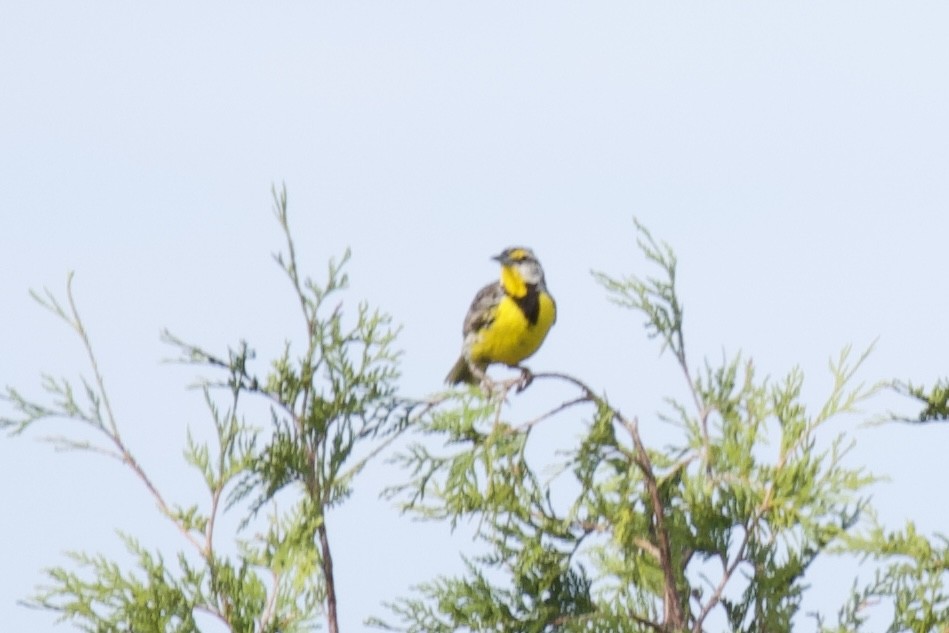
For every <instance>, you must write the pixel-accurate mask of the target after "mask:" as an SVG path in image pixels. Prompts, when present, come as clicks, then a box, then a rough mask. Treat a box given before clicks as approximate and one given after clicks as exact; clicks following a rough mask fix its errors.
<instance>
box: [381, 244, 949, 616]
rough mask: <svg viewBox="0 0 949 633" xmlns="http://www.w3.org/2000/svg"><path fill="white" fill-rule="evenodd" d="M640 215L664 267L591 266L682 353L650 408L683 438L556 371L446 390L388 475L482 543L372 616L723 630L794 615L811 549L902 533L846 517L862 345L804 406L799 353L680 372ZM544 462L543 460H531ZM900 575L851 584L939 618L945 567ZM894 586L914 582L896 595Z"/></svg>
mask: <svg viewBox="0 0 949 633" xmlns="http://www.w3.org/2000/svg"><path fill="white" fill-rule="evenodd" d="M638 229H639V232H640V238H639V240H638V243H639V245H640V247H641V248H642V249H643V252H644V254H645V256H646V259H647V260H648V261H650V262H652V263H653V264H655V265H657V266H658V268H659V270H660V274H659V275H657V276H650V277H646V278H640V277H638V276H629V277H625V278H622V279H617V278H614V277H611V276H609V275H606V274H604V273H594V275H595V277H596V278H597V280H598V281H599V282H600V283H601V284H602V285H603V286H604V287H605V288H606V289H607V291H608V292H609V295H610V297H611V298H612V300H613V301H614V302H615V303H617V304H619V305H621V306H624V307H627V308H631V309H633V310H634V311H636V312H639V313H641V314H642V315H644V317H645V327H646V331H647V333H648V334H649V335H650V336H651V337H654V338H658V339H660V341H661V344H662V349H663V350H665V349H669V350H671V351H672V353H673V355H674V357H675V361H676V363H677V364H678V365H679V367H680V369H681V370H682V373H683V376H684V377H685V380H686V386H687V388H688V392H689V394H690V396H691V400H690V402H689V403H687V404H686V403H681V402H677V401H669V408H670V410H669V411H668V412H664V413H661V414H659V415H658V416H657V419H656V420H650V425H654V424H665V425H667V426H669V427H671V428H672V429H674V430H675V431H677V437H678V441H676V442H673V443H672V444H671V445H669V446H666V447H664V448H662V449H658V448H654V447H650V446H647V444H646V442H645V441H644V439H643V437H642V436H641V434H640V430H639V429H640V425H639V421H638V419H637V418H636V417H630V416H627V415H625V414H624V413H622V412H621V411H620V410H619V409H618V408H617V407H616V405H615V404H613V403H612V402H611V401H610V400H608V399H607V398H606V397H605V396H602V395H599V394H597V393H596V392H595V391H594V390H593V389H592V388H590V387H589V386H587V385H586V384H584V383H582V382H581V381H579V380H577V379H575V378H573V377H571V376H566V375H563V374H535V380H554V381H559V382H560V383H562V384H563V385H564V387H565V389H567V390H575V391H576V392H578V393H577V395H576V397H575V398H573V399H571V400H568V401H567V402H565V403H564V404H562V405H559V406H557V407H554V408H552V409H551V410H550V411H548V412H547V413H545V414H543V415H541V416H539V417H538V418H535V419H533V420H529V421H522V422H518V421H515V420H512V419H509V418H508V417H507V416H508V415H509V414H508V410H507V409H506V408H505V407H504V403H505V402H506V400H505V397H506V396H507V393H508V392H507V390H505V391H503V392H502V393H500V394H489V395H488V397H478V396H477V395H472V394H471V393H463V394H457V395H456V399H455V405H456V406H455V407H454V408H450V409H443V410H441V411H439V412H438V413H437V414H436V415H432V416H430V417H428V418H426V419H425V420H424V422H423V430H424V432H425V433H427V434H429V435H431V436H435V437H440V438H442V440H443V441H442V445H443V446H444V447H445V448H446V449H450V450H441V451H436V450H432V449H431V448H429V446H430V445H431V443H430V442H429V443H424V444H423V443H418V444H416V445H414V446H412V447H410V448H409V449H408V450H406V451H404V452H403V453H401V454H400V455H399V457H398V461H400V462H401V463H402V464H404V465H405V466H406V467H407V469H408V471H409V472H410V473H411V475H412V477H411V478H410V480H409V481H408V482H407V483H406V484H404V485H402V486H397V487H395V488H393V490H392V491H391V492H392V493H393V494H394V495H396V496H398V497H399V498H400V499H401V500H402V507H403V509H404V510H405V511H408V512H410V513H414V514H416V515H417V516H420V517H424V518H428V519H440V520H447V521H449V522H450V523H451V525H452V526H454V525H456V524H457V523H458V522H459V521H461V520H463V519H467V520H469V521H475V522H476V525H477V527H478V530H477V538H478V540H479V541H480V543H481V546H482V547H483V548H484V550H485V552H484V553H482V554H480V555H478V556H476V557H474V558H472V559H469V560H468V561H467V564H466V567H467V569H466V573H464V574H463V575H461V576H459V577H442V578H439V579H437V580H436V581H434V582H430V583H425V584H423V585H421V586H419V587H417V588H416V595H415V596H413V597H409V598H404V599H402V600H400V601H397V602H396V603H394V604H391V605H390V610H391V612H392V616H393V618H394V619H395V621H396V622H398V623H399V624H397V623H393V622H391V621H383V620H376V621H375V624H376V625H377V626H380V627H383V628H387V629H390V630H403V631H411V632H421V631H455V630H473V631H489V630H490V631H527V630H530V631H581V630H582V631H694V632H696V633H697V632H700V631H706V630H709V628H708V627H709V622H710V621H712V620H713V619H714V620H715V621H718V622H722V621H724V622H725V623H727V624H726V627H727V628H726V630H728V631H745V632H749V633H750V632H757V631H788V630H791V629H792V628H793V627H794V626H795V624H796V623H799V622H800V616H801V615H802V614H800V613H799V611H800V605H801V598H802V595H803V593H804V591H805V589H806V588H807V586H808V576H807V573H808V569H809V567H810V565H811V564H812V563H813V562H814V560H816V559H817V558H818V557H819V556H821V555H823V556H829V555H831V554H832V553H839V552H845V551H847V552H853V551H860V552H863V553H864V554H866V555H874V556H877V555H879V556H881V557H883V558H886V557H888V556H891V555H893V554H895V553H896V550H894V549H892V546H891V548H890V549H888V550H882V551H878V550H874V549H872V548H871V547H869V544H874V545H875V546H879V545H880V543H881V542H882V537H881V536H879V535H874V534H871V535H869V536H867V537H866V538H865V539H864V540H862V541H861V540H857V537H855V534H859V533H860V532H859V529H860V526H862V525H863V523H861V517H862V516H864V515H865V514H866V511H867V509H868V503H869V502H868V495H869V489H870V486H871V485H872V484H873V483H874V481H875V478H874V477H873V476H872V475H871V474H870V473H869V472H867V471H866V470H865V469H864V468H863V467H862V466H861V465H851V464H848V462H847V455H848V452H849V450H850V448H851V446H852V443H853V440H852V437H851V435H852V434H848V433H846V432H845V431H844V430H843V429H842V428H840V427H839V426H838V427H837V428H836V429H835V428H833V426H832V425H833V423H834V422H835V421H837V424H838V425H839V424H840V423H841V421H843V420H844V419H846V418H847V416H852V415H853V414H854V413H855V412H856V411H857V408H858V407H859V406H860V405H861V404H862V403H864V402H865V401H866V400H867V399H868V398H870V397H871V396H873V395H874V394H875V393H876V392H877V391H878V390H879V388H880V385H871V386H865V385H862V384H859V383H855V379H854V376H855V373H856V371H857V369H858V368H859V367H860V365H861V364H862V362H863V361H864V359H865V358H866V356H867V354H868V353H869V350H868V351H867V352H865V353H864V354H861V355H859V356H857V357H856V358H854V357H853V355H852V353H851V351H850V349H849V348H846V349H844V351H843V352H842V353H841V354H840V356H839V357H838V358H837V359H836V360H834V361H833V362H831V364H830V370H831V375H832V376H833V379H834V380H833V387H832V389H831V391H830V393H829V394H828V395H827V397H826V400H825V401H824V403H823V404H822V406H820V408H819V409H817V410H816V411H813V412H812V411H809V410H808V407H807V406H805V403H804V401H803V398H802V387H803V375H802V374H801V372H800V371H799V370H797V369H792V370H791V371H790V372H789V373H788V374H787V375H786V376H785V377H784V378H783V379H781V380H777V381H775V380H772V379H770V378H768V377H764V378H761V377H759V376H758V375H757V374H756V372H755V368H754V364H753V363H752V362H751V361H750V360H746V359H742V358H741V357H734V358H732V359H726V360H725V361H723V362H722V363H721V364H720V365H712V364H710V363H708V362H706V363H705V364H704V366H703V367H702V369H701V371H699V372H698V373H693V370H692V368H691V367H690V365H689V364H688V362H687V357H686V348H685V343H684V338H685V337H684V333H683V312H684V310H683V306H682V304H681V303H680V301H679V300H678V297H677V295H676V290H675V281H676V259H675V256H674V254H673V253H672V250H671V249H670V248H669V247H668V246H667V245H665V244H659V243H657V242H656V241H655V240H654V239H653V238H652V236H651V235H650V234H649V233H648V232H647V231H646V229H645V228H643V227H642V226H639V225H638ZM567 412H570V413H571V414H573V415H574V416H576V417H579V418H580V419H581V420H583V421H584V422H585V424H584V425H583V428H584V429H585V430H584V431H583V433H582V434H581V436H580V437H579V438H578V440H577V442H576V448H575V449H574V450H572V451H570V452H568V453H566V454H565V455H561V456H559V458H555V457H554V456H551V458H550V459H549V460H548V461H545V462H544V463H540V464H531V463H529V461H528V460H527V459H526V457H525V454H526V452H527V447H528V445H529V444H530V441H531V435H532V432H533V430H534V429H535V428H536V427H537V425H538V424H540V423H543V422H545V421H546V420H548V419H550V418H551V417H553V416H554V415H555V414H558V415H564V414H565V413H567ZM838 420H840V421H838ZM561 423H562V422H561ZM539 472H548V473H556V474H555V475H554V476H552V477H550V478H549V479H547V480H541V478H540V477H539V476H538V474H537V473H539ZM565 497H567V498H569V501H567V502H564V501H562V500H563V499H564V498H565ZM552 498H557V499H560V500H561V502H559V503H557V504H554V503H552V502H551V499H552ZM922 542H924V543H929V541H928V540H926V539H922ZM858 545H859V547H858ZM925 551H929V550H925ZM940 551H941V552H942V553H944V551H943V550H940ZM917 560H919V558H918V556H917ZM926 560H928V561H930V567H932V565H933V564H934V563H933V561H932V558H931V557H930V558H927V559H926ZM942 563H943V565H944V561H942ZM920 565H921V563H917V565H916V567H915V569H918V568H919V566H920ZM942 569H943V570H945V566H943V567H942ZM906 578H907V574H906V571H905V569H902V568H901V569H898V570H891V572H890V573H889V574H887V575H884V576H881V577H879V578H878V580H877V582H876V583H875V584H874V586H873V590H872V591H867V590H866V589H864V588H862V587H859V586H855V589H854V595H855V596H858V595H862V596H865V597H866V596H871V595H872V596H873V597H875V598H877V599H879V598H882V597H884V596H890V597H895V598H896V600H895V602H896V608H897V615H896V616H895V619H894V625H893V626H894V628H892V629H891V630H894V631H895V630H905V628H909V629H911V630H914V631H922V630H931V628H930V629H924V628H921V627H922V626H923V624H926V625H933V626H934V625H935V624H936V623H945V622H946V621H947V618H946V614H945V613H943V612H941V611H938V612H937V611H936V609H937V607H938V608H942V605H943V603H942V602H941V601H942V600H943V598H942V595H941V594H936V593H934V592H935V589H936V587H939V586H941V585H939V582H938V581H940V580H941V581H944V580H945V578H942V577H941V576H939V575H936V576H935V577H934V576H933V575H932V574H931V573H930V575H929V576H928V577H927V578H928V580H926V581H924V580H923V579H922V577H921V576H916V577H913V578H912V579H911V580H909V581H907V582H903V581H904V580H906ZM901 582H903V584H900V583H901ZM927 583H928V584H927ZM903 586H906V587H908V589H907V591H908V593H909V595H910V596H912V598H913V599H910V597H902V596H901V595H900V593H899V590H900V588H901V587H903ZM927 587H929V589H927ZM927 592H928V593H927ZM924 594H925V595H926V596H928V598H926V599H923V600H920V595H924ZM914 600H915V601H914ZM921 605H932V606H931V607H930V606H926V607H925V608H924V607H923V606H921ZM848 606H849V607H852V608H851V609H850V611H848V610H847V608H844V609H842V610H841V614H840V622H841V626H842V627H844V626H852V627H853V628H852V629H847V630H854V631H856V630H859V626H860V625H861V624H862V623H863V622H864V621H865V612H866V607H867V603H866V602H861V601H858V600H853V601H851V603H850V604H849V605H848ZM914 609H915V610H917V611H920V612H923V611H925V613H922V614H921V615H918V616H917V615H913V614H912V613H911V611H913V610H914ZM850 616H853V617H850ZM912 618H915V619H912ZM940 618H941V619H940ZM820 626H821V627H823V621H822V620H820ZM841 630H844V629H841Z"/></svg>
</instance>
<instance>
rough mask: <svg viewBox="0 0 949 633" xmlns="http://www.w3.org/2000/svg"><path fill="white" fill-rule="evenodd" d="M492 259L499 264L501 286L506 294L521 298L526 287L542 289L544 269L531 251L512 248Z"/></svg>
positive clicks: (521, 247)
mask: <svg viewBox="0 0 949 633" xmlns="http://www.w3.org/2000/svg"><path fill="white" fill-rule="evenodd" d="M492 259H494V260H495V261H497V262H500V264H501V285H502V286H504V290H505V291H506V292H507V293H508V294H510V295H512V296H514V297H523V296H524V295H525V294H527V286H528V285H530V286H539V287H541V288H543V287H544V269H543V268H541V266H540V262H539V261H538V260H537V256H536V255H534V251H532V250H531V249H529V248H525V247H523V246H512V247H511V248H506V249H504V251H502V252H501V254H500V255H495V256H494V257H493V258H492Z"/></svg>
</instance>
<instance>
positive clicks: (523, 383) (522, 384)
mask: <svg viewBox="0 0 949 633" xmlns="http://www.w3.org/2000/svg"><path fill="white" fill-rule="evenodd" d="M517 369H520V370H521V376H520V378H518V379H517V383H516V384H517V393H520V392H522V391H524V390H525V389H527V388H528V387H530V386H531V383H532V382H534V374H533V373H531V370H530V369H528V368H527V367H524V366H523V365H518V366H517Z"/></svg>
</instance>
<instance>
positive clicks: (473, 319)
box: [462, 282, 504, 336]
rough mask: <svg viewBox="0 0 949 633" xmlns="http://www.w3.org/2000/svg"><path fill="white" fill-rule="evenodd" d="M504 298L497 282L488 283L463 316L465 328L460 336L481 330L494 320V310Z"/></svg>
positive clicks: (502, 290)
mask: <svg viewBox="0 0 949 633" xmlns="http://www.w3.org/2000/svg"><path fill="white" fill-rule="evenodd" d="M503 298H504V289H503V288H501V284H500V283H498V282H494V283H490V284H488V285H487V286H485V287H484V288H482V289H481V290H479V291H478V294H476V295H475V298H474V301H472V302H471V307H470V308H468V314H467V315H466V316H465V326H464V328H463V329H462V334H463V335H464V336H468V335H469V334H471V333H472V332H477V331H478V330H481V329H483V328H485V327H487V326H488V325H490V323H491V322H492V321H493V320H494V312H495V310H494V308H496V307H497V305H498V304H499V303H501V299H503Z"/></svg>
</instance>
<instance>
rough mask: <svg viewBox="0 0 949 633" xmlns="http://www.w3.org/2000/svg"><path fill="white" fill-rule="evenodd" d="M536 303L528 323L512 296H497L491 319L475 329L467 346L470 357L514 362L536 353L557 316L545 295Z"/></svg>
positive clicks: (552, 303) (478, 360)
mask: <svg viewBox="0 0 949 633" xmlns="http://www.w3.org/2000/svg"><path fill="white" fill-rule="evenodd" d="M539 304H540V310H539V312H538V315H537V321H536V323H531V322H530V321H528V319H527V317H526V316H525V315H524V312H523V311H522V310H521V308H520V306H518V305H517V302H516V301H514V299H512V298H511V297H509V296H505V297H504V298H503V299H501V302H500V303H499V304H498V305H497V308H495V313H494V320H493V322H492V323H491V324H490V325H489V326H488V327H486V328H484V329H483V330H481V331H480V332H478V336H477V338H476V340H475V341H473V343H472V345H471V351H470V358H471V360H472V361H474V362H476V363H484V364H487V363H504V364H506V365H517V364H519V363H520V362H521V361H523V360H524V359H526V358H528V357H529V356H531V355H532V354H533V353H534V352H536V351H537V349H538V348H539V347H540V345H541V343H543V342H544V338H545V337H546V336H547V332H548V331H550V326H551V325H553V323H554V320H555V319H556V318H557V307H556V305H555V304H554V300H553V298H552V297H551V296H550V295H549V294H547V293H546V292H542V293H541V295H540V297H539Z"/></svg>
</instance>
